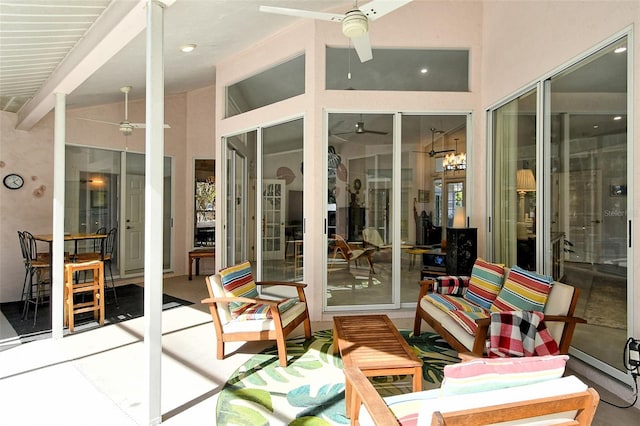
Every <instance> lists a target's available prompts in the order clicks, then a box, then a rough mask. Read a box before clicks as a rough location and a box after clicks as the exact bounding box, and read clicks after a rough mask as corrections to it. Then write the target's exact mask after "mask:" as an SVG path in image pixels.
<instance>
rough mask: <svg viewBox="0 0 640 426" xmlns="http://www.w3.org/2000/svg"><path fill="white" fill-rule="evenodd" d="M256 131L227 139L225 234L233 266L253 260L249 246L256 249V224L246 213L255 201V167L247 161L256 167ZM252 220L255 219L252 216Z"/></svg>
mask: <svg viewBox="0 0 640 426" xmlns="http://www.w3.org/2000/svg"><path fill="white" fill-rule="evenodd" d="M256 136H257V132H256V131H251V132H247V133H243V134H241V135H237V136H231V137H229V138H227V139H226V147H227V149H226V157H227V179H226V181H227V188H226V192H227V199H226V202H227V218H226V221H227V225H226V228H225V231H226V241H227V250H226V265H223V266H227V265H234V264H236V263H240V262H243V261H245V260H255V258H254V257H253V256H250V250H249V248H250V247H255V243H254V242H255V229H252V227H251V225H255V221H252V222H250V220H249V214H250V209H251V208H252V206H253V207H254V208H255V202H252V201H251V200H252V198H251V195H252V194H255V190H251V189H250V185H249V179H250V175H251V173H253V176H255V168H253V169H250V164H251V161H250V158H254V161H253V162H252V164H253V165H254V167H255V144H256ZM251 217H255V211H254V214H252V215H251Z"/></svg>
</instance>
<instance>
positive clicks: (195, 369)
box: [0, 276, 640, 425]
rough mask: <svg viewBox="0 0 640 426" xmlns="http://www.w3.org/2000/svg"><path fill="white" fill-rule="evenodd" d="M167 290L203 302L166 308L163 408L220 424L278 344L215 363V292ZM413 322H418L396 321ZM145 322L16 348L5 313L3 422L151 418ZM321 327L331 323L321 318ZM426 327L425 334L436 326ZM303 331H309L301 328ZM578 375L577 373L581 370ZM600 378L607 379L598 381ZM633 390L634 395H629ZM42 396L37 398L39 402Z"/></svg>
mask: <svg viewBox="0 0 640 426" xmlns="http://www.w3.org/2000/svg"><path fill="white" fill-rule="evenodd" d="M164 291H165V293H168V294H171V295H173V296H176V297H180V298H183V299H186V300H191V301H193V302H195V303H194V304H193V305H191V306H186V307H179V308H175V309H171V310H169V311H165V312H163V314H162V321H163V336H164V337H163V358H162V380H163V383H162V411H163V423H165V424H168V425H193V424H211V425H213V424H215V405H216V398H217V395H218V393H219V391H220V390H221V388H222V386H223V385H224V383H225V381H226V379H227V378H228V377H229V376H230V375H231V374H232V373H233V371H235V370H236V369H237V368H238V367H239V366H240V365H241V364H242V363H244V362H245V361H246V360H247V359H249V358H250V357H251V356H252V355H253V354H254V353H256V352H257V351H259V350H261V349H262V348H264V347H266V346H267V345H269V343H246V344H242V343H238V344H236V345H234V344H228V346H229V348H228V351H227V352H233V354H232V355H231V356H228V357H227V358H226V359H225V360H224V361H218V360H216V359H215V337H214V329H213V325H212V323H211V318H210V315H209V313H208V311H207V309H206V307H205V306H202V305H200V304H199V301H200V300H201V299H202V298H203V297H206V289H205V287H204V278H203V277H202V276H200V277H194V280H193V281H188V280H187V278H186V276H181V277H174V278H168V279H165V282H164ZM394 322H395V323H396V324H397V325H398V327H400V328H411V327H412V323H413V319H412V318H404V319H398V320H394ZM143 327H144V320H143V318H138V319H134V320H130V321H126V322H122V323H119V324H115V325H110V326H107V327H103V328H100V329H97V330H93V331H87V332H81V333H77V334H74V335H72V336H68V337H65V338H63V339H61V340H57V341H54V340H51V339H48V340H40V341H35V342H31V343H27V344H24V345H16V346H12V345H11V343H10V341H9V343H7V340H6V338H8V337H10V335H11V327H10V326H9V325H8V324H7V323H6V321H4V319H3V318H2V315H1V314H0V342H5V343H0V350H1V351H0V404H1V405H2V408H0V417H1V418H2V423H3V424H21V425H36V424H37V425H43V424H59V423H61V422H64V423H65V424H67V425H76V424H78V425H80V424H82V425H84V424H92V425H115V424H118V425H129V424H130V425H135V424H139V423H140V419H142V418H143V409H144V408H143V400H142V397H143V395H142V393H141V390H140V389H141V384H142V382H143V374H144V368H143V362H144V347H143V342H142V336H143ZM312 327H313V329H314V330H319V329H328V328H330V327H331V322H315V323H313V324H312ZM426 328H427V326H426V324H424V325H423V330H424V329H426ZM297 332H298V333H300V334H302V328H301V327H299V330H297ZM569 366H570V368H574V367H578V368H575V369H574V371H575V370H580V371H581V372H586V373H587V374H585V375H583V374H578V375H580V376H581V377H582V379H583V380H585V381H586V382H587V383H589V384H590V385H591V386H594V387H595V388H596V389H597V390H598V392H599V393H600V396H601V398H602V399H604V400H607V401H612V402H615V403H617V404H620V405H626V403H625V402H624V401H623V400H621V399H620V398H618V397H616V396H615V395H613V394H612V393H611V392H608V391H607V390H605V389H603V388H602V387H601V386H598V385H596V384H594V383H593V382H592V381H591V380H589V379H587V378H586V377H589V378H592V377H593V372H590V369H589V368H588V367H586V369H585V368H584V367H585V366H584V365H580V364H579V362H578V361H575V360H571V361H570V365H569ZM572 373H573V371H572ZM596 380H597V377H596ZM630 393H631V392H624V393H623V395H625V396H628V395H629V394H630ZM36 401H37V403H36ZM639 421H640V410H638V409H619V408H615V407H612V406H610V405H608V404H605V403H602V402H601V403H600V405H599V407H598V410H597V412H596V419H595V422H594V424H595V425H632V424H638V422H639Z"/></svg>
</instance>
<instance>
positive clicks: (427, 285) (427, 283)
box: [418, 278, 436, 303]
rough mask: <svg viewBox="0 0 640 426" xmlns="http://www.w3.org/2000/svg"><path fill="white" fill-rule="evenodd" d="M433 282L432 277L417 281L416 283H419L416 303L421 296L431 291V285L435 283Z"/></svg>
mask: <svg viewBox="0 0 640 426" xmlns="http://www.w3.org/2000/svg"><path fill="white" fill-rule="evenodd" d="M435 283H436V281H435V280H434V279H433V278H429V279H426V280H422V281H419V282H418V284H420V295H419V296H418V303H420V301H421V300H422V298H423V297H424V296H426V294H427V293H433V286H434V285H435Z"/></svg>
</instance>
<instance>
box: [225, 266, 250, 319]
mask: <svg viewBox="0 0 640 426" xmlns="http://www.w3.org/2000/svg"><path fill="white" fill-rule="evenodd" d="M219 274H220V281H222V288H223V289H224V293H225V296H227V297H250V298H256V297H258V288H257V287H256V283H255V281H254V280H253V274H252V272H251V263H249V262H248V261H246V262H243V263H240V264H238V265H234V266H229V267H228V268H224V269H221V270H220V272H219ZM246 305H247V303H244V302H229V311H230V312H231V317H232V318H237V317H238V316H239V315H241V314H242V313H243V312H244V311H246V310H247V308H248V307H247V306H246Z"/></svg>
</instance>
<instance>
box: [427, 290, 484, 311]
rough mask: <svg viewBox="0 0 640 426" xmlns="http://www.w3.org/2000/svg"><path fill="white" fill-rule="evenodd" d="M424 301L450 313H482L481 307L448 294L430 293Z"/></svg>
mask: <svg viewBox="0 0 640 426" xmlns="http://www.w3.org/2000/svg"><path fill="white" fill-rule="evenodd" d="M424 300H426V301H427V302H429V303H431V304H433V305H434V306H436V307H437V308H438V309H440V310H442V311H444V312H449V311H451V310H458V311H467V312H482V311H484V309H482V308H481V307H480V306H477V305H474V304H473V303H470V302H468V301H467V300H466V299H464V298H462V297H457V296H449V295H447V294H438V293H429V294H427V295H425V296H424Z"/></svg>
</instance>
